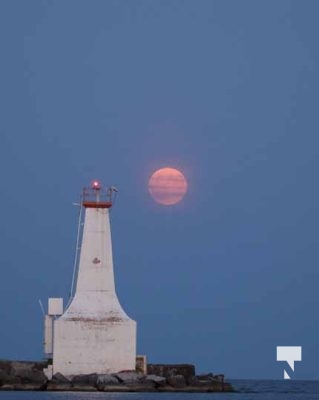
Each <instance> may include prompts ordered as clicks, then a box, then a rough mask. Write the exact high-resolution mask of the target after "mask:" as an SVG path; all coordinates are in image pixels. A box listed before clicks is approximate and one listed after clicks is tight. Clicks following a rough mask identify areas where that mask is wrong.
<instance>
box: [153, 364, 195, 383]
mask: <svg viewBox="0 0 319 400" xmlns="http://www.w3.org/2000/svg"><path fill="white" fill-rule="evenodd" d="M147 373H148V374H150V375H157V376H163V377H164V378H169V377H171V376H176V375H183V376H184V378H185V379H186V380H188V379H189V378H191V377H192V376H195V366H194V365H192V364H148V365H147Z"/></svg>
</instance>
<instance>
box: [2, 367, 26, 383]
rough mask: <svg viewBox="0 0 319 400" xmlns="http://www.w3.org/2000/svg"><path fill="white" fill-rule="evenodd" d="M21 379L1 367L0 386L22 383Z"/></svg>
mask: <svg viewBox="0 0 319 400" xmlns="http://www.w3.org/2000/svg"><path fill="white" fill-rule="evenodd" d="M20 382H21V380H20V378H18V377H17V376H14V375H10V374H9V373H7V372H6V371H5V370H2V369H0V386H1V385H2V386H3V385H11V384H14V383H20Z"/></svg>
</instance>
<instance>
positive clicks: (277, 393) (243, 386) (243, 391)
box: [0, 380, 319, 400]
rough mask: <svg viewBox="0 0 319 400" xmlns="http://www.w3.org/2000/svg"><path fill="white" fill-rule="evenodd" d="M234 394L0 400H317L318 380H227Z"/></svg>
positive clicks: (4, 398) (50, 395) (2, 399)
mask: <svg viewBox="0 0 319 400" xmlns="http://www.w3.org/2000/svg"><path fill="white" fill-rule="evenodd" d="M231 382H232V383H233V385H234V387H235V389H236V390H237V393H201V394H197V393H76V392H73V393H72V392H63V393H54V392H0V400H42V399H43V400H76V399H79V400H102V399H105V400H169V399H174V400H208V399H212V400H221V399H222V400H319V381H293V380H291V381H288V380H287V381H250V380H236V381H235V380H234V381H231Z"/></svg>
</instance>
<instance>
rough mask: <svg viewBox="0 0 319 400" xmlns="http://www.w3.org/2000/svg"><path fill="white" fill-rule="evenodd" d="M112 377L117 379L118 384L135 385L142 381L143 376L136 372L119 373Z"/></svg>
mask: <svg viewBox="0 0 319 400" xmlns="http://www.w3.org/2000/svg"><path fill="white" fill-rule="evenodd" d="M113 376H114V377H115V378H117V379H118V380H119V382H120V383H124V384H125V385H127V384H136V383H139V382H140V381H141V380H142V379H143V374H141V373H137V372H119V373H117V374H113Z"/></svg>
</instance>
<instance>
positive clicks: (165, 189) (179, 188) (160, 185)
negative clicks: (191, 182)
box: [148, 167, 187, 206]
mask: <svg viewBox="0 0 319 400" xmlns="http://www.w3.org/2000/svg"><path fill="white" fill-rule="evenodd" d="M148 190H149V192H150V194H151V196H152V197H153V199H154V200H155V201H156V202H157V203H160V204H163V205H164V206H170V205H173V204H176V203H178V202H180V201H181V200H182V199H183V197H184V196H185V193H186V191H187V181H186V179H185V177H184V175H183V174H182V173H181V172H180V171H179V170H178V169H175V168H168V167H167V168H161V169H158V170H157V171H155V172H154V173H153V175H152V176H151V177H150V180H149V182H148Z"/></svg>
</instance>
